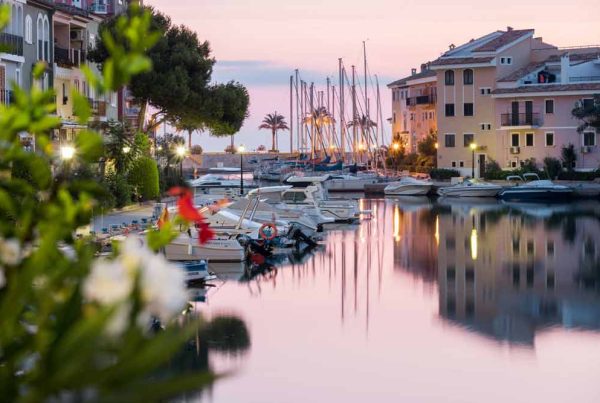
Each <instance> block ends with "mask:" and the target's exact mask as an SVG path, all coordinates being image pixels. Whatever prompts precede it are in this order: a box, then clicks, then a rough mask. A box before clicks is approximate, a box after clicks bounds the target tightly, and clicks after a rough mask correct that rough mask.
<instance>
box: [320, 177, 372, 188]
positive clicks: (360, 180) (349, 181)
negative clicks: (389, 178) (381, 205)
mask: <svg viewBox="0 0 600 403" xmlns="http://www.w3.org/2000/svg"><path fill="white" fill-rule="evenodd" d="M377 182H378V178H377V176H375V175H361V176H357V175H343V174H342V175H330V178H329V180H327V181H325V182H324V184H323V186H324V187H325V188H326V189H327V190H328V191H330V192H364V190H365V185H373V184H375V183H377Z"/></svg>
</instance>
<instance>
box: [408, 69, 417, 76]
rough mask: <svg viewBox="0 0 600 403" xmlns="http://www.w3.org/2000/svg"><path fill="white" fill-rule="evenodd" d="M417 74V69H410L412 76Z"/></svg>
mask: <svg viewBox="0 0 600 403" xmlns="http://www.w3.org/2000/svg"><path fill="white" fill-rule="evenodd" d="M415 74H417V69H414V68H413V69H410V75H411V76H414V75H415Z"/></svg>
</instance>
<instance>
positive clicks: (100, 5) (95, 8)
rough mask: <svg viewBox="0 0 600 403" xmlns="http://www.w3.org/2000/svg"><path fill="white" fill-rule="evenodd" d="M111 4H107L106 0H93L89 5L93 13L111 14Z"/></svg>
mask: <svg viewBox="0 0 600 403" xmlns="http://www.w3.org/2000/svg"><path fill="white" fill-rule="evenodd" d="M111 6H112V4H107V1H106V0H104V1H94V2H93V3H92V4H91V5H90V12H91V13H94V14H112V7H111Z"/></svg>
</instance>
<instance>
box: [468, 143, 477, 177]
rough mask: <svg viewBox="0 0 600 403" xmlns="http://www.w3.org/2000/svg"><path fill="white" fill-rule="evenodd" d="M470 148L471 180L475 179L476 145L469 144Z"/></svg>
mask: <svg viewBox="0 0 600 403" xmlns="http://www.w3.org/2000/svg"><path fill="white" fill-rule="evenodd" d="M469 147H470V148H471V153H472V154H471V178H473V179H474V178H475V150H477V144H475V143H471V144H470V145H469Z"/></svg>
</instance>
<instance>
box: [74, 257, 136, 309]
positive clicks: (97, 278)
mask: <svg viewBox="0 0 600 403" xmlns="http://www.w3.org/2000/svg"><path fill="white" fill-rule="evenodd" d="M132 288H133V277H132V276H130V275H129V274H128V273H127V272H126V271H125V270H124V269H123V266H122V265H121V263H120V262H118V261H113V262H111V261H107V260H98V261H96V262H94V264H93V265H92V271H91V273H90V275H89V276H88V277H87V278H86V279H85V282H84V284H83V295H84V297H85V298H86V299H87V300H88V301H96V302H99V303H101V304H106V305H110V304H115V303H118V302H122V301H124V300H125V299H126V298H127V297H128V296H129V294H131V290H132Z"/></svg>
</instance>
